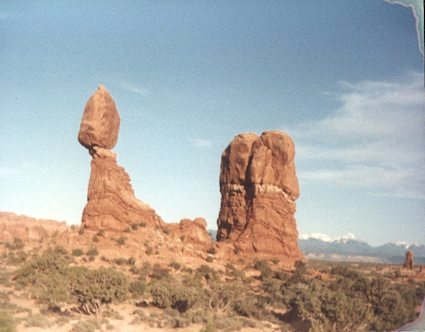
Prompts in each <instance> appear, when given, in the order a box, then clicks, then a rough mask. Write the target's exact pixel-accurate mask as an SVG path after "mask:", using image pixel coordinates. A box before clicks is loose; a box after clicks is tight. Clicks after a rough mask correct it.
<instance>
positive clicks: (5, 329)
mask: <svg viewBox="0 0 425 332" xmlns="http://www.w3.org/2000/svg"><path fill="white" fill-rule="evenodd" d="M0 331H1V332H15V331H16V323H15V321H14V320H13V318H12V317H11V316H10V315H9V314H8V313H7V312H6V311H2V310H0Z"/></svg>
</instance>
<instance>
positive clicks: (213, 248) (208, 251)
mask: <svg viewBox="0 0 425 332" xmlns="http://www.w3.org/2000/svg"><path fill="white" fill-rule="evenodd" d="M207 253H208V254H211V255H215V254H216V253H217V249H215V247H214V246H211V247H210V248H208V250H207Z"/></svg>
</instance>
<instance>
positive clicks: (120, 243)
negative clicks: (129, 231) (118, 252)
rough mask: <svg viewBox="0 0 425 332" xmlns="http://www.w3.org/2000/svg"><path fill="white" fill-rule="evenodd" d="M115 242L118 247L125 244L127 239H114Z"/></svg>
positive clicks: (122, 237) (121, 237)
mask: <svg viewBox="0 0 425 332" xmlns="http://www.w3.org/2000/svg"><path fill="white" fill-rule="evenodd" d="M116 241H117V243H118V244H119V245H120V246H123V245H124V244H125V241H127V238H126V237H124V236H120V237H119V238H118V239H116Z"/></svg>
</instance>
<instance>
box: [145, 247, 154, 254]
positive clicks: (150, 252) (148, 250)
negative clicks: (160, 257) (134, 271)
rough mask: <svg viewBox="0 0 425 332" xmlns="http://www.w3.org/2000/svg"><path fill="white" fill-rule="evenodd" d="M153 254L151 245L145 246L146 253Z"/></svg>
mask: <svg viewBox="0 0 425 332" xmlns="http://www.w3.org/2000/svg"><path fill="white" fill-rule="evenodd" d="M152 254H153V248H152V247H151V246H146V255H152Z"/></svg>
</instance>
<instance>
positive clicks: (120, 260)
mask: <svg viewBox="0 0 425 332" xmlns="http://www.w3.org/2000/svg"><path fill="white" fill-rule="evenodd" d="M112 261H113V262H114V264H116V265H126V264H127V263H128V259H127V258H124V257H118V258H114V259H113V260H112Z"/></svg>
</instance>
